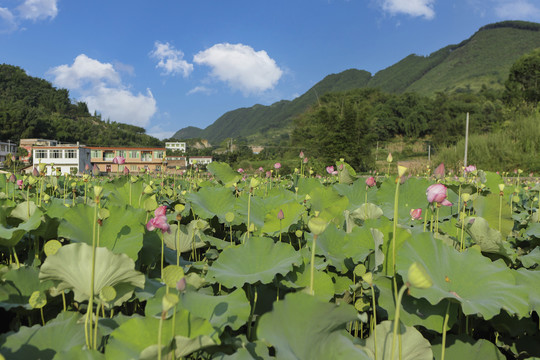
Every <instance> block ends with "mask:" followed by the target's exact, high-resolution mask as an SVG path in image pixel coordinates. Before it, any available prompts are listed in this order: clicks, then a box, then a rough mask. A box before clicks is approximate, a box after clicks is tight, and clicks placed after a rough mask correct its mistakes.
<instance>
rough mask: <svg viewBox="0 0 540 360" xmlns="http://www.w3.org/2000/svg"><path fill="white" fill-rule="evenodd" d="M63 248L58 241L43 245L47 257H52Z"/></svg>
mask: <svg viewBox="0 0 540 360" xmlns="http://www.w3.org/2000/svg"><path fill="white" fill-rule="evenodd" d="M61 247H62V244H61V243H60V241H58V240H54V239H53V240H49V241H47V242H46V243H45V245H43V251H44V252H45V255H47V256H51V255H54V254H56V252H57V251H58V250H59V249H60V248H61Z"/></svg>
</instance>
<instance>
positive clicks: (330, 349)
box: [257, 293, 370, 360]
mask: <svg viewBox="0 0 540 360" xmlns="http://www.w3.org/2000/svg"><path fill="white" fill-rule="evenodd" d="M356 319H357V317H356V310H355V309H354V307H352V306H351V305H347V304H342V305H339V306H337V305H335V304H330V303H328V302H324V301H321V300H319V299H317V298H316V297H314V296H311V295H308V294H305V293H291V294H288V295H286V296H285V299H284V300H282V301H279V302H276V303H274V309H273V310H272V311H271V312H269V313H266V314H264V315H262V317H261V319H260V321H259V325H258V327H257V337H258V338H259V339H261V340H263V341H265V342H267V343H269V344H271V345H272V346H273V347H274V348H275V349H276V358H277V359H287V360H289V359H291V360H292V359H310V360H318V359H321V360H323V359H324V360H327V359H347V358H349V359H359V360H360V359H366V360H367V359H370V357H369V356H368V355H367V353H366V352H364V351H363V350H361V349H360V348H358V347H357V346H355V345H354V343H353V338H352V337H351V336H350V335H349V334H348V333H347V332H346V331H345V326H346V324H347V323H349V322H350V321H354V320H356Z"/></svg>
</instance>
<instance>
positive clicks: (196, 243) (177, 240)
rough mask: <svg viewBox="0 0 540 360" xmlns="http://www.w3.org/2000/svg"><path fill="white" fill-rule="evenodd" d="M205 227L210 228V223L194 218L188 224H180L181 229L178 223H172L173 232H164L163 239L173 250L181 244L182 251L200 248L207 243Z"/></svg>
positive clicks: (180, 249)
mask: <svg viewBox="0 0 540 360" xmlns="http://www.w3.org/2000/svg"><path fill="white" fill-rule="evenodd" d="M199 224H200V225H199ZM199 226H203V228H202V229H201V227H199ZM205 228H208V223H207V222H206V221H204V220H192V221H191V222H190V223H189V224H188V225H184V224H180V231H178V225H177V224H172V225H171V232H170V233H163V240H164V241H165V245H166V246H167V247H168V248H170V249H172V250H176V246H177V245H179V246H178V249H179V251H180V252H181V253H183V252H185V251H192V250H193V249H194V248H195V249H198V248H201V247H203V246H205V245H206V243H205V242H204V240H203V239H204V238H205V236H204V233H203V230H204V229H205Z"/></svg>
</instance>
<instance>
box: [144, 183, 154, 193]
mask: <svg viewBox="0 0 540 360" xmlns="http://www.w3.org/2000/svg"><path fill="white" fill-rule="evenodd" d="M153 191H154V190H153V189H152V187H151V186H150V185H146V187H145V188H144V190H143V192H144V193H145V194H151V193H152V192H153Z"/></svg>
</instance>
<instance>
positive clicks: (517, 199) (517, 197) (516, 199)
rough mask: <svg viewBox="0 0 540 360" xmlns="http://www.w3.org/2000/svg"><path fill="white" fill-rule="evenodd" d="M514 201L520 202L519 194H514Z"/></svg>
mask: <svg viewBox="0 0 540 360" xmlns="http://www.w3.org/2000/svg"><path fill="white" fill-rule="evenodd" d="M512 202H515V203H517V202H519V196H517V195H514V196H512Z"/></svg>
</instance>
